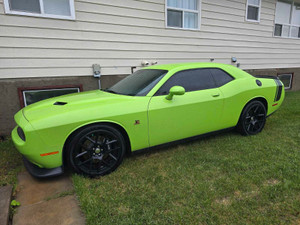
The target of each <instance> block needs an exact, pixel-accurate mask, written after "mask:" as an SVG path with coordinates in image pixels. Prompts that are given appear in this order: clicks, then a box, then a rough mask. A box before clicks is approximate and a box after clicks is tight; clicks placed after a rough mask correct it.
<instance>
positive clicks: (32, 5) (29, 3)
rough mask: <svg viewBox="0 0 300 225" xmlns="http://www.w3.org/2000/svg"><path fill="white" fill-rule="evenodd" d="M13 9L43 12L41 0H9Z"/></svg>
mask: <svg viewBox="0 0 300 225" xmlns="http://www.w3.org/2000/svg"><path fill="white" fill-rule="evenodd" d="M9 6H10V9H11V10H15V11H22V12H32V13H41V10H40V1H39V0H22V1H21V0H9Z"/></svg>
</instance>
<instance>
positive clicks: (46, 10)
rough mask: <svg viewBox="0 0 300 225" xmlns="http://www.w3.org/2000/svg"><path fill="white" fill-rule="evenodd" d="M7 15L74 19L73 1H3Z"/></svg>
mask: <svg viewBox="0 0 300 225" xmlns="http://www.w3.org/2000/svg"><path fill="white" fill-rule="evenodd" d="M4 6H5V12H6V13H7V14H15V15H24V16H38V17H50V18H57V19H75V10H74V0H4Z"/></svg>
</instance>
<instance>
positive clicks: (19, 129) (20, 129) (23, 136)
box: [17, 127, 26, 141]
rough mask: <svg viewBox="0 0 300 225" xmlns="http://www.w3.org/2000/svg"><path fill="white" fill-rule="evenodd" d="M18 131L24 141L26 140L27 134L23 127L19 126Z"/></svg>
mask: <svg viewBox="0 0 300 225" xmlns="http://www.w3.org/2000/svg"><path fill="white" fill-rule="evenodd" d="M17 132H18V135H19V137H20V138H21V139H22V140H23V141H25V140H26V138H25V134H24V131H23V130H22V128H21V127H18V128H17Z"/></svg>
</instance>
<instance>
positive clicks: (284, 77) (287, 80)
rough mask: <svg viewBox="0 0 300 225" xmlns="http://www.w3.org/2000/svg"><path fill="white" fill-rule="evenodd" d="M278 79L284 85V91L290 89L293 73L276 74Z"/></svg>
mask: <svg viewBox="0 0 300 225" xmlns="http://www.w3.org/2000/svg"><path fill="white" fill-rule="evenodd" d="M278 78H279V79H280V80H281V82H282V83H283V84H284V89H285V90H288V89H291V88H292V81H293V73H285V74H278Z"/></svg>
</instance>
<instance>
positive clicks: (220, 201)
mask: <svg viewBox="0 0 300 225" xmlns="http://www.w3.org/2000/svg"><path fill="white" fill-rule="evenodd" d="M231 202H232V201H231V200H230V198H229V197H226V198H222V199H217V200H216V203H218V204H220V205H225V206H228V205H231Z"/></svg>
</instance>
